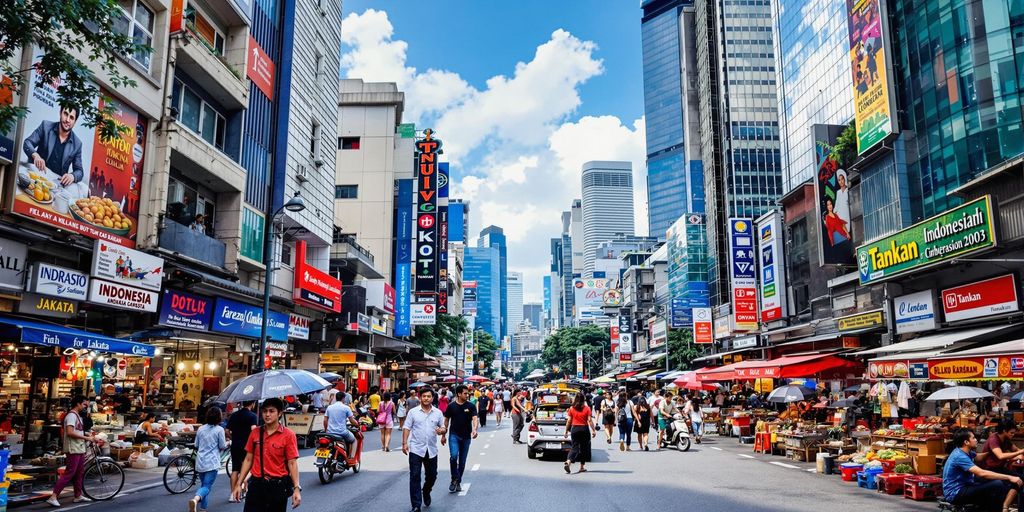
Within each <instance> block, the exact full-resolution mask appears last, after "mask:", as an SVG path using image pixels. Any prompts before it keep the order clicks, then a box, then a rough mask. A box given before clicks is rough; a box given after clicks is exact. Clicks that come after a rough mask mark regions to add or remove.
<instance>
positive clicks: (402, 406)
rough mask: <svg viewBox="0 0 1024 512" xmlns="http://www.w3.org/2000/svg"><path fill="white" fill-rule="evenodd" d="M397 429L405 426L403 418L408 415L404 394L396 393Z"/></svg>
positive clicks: (403, 392)
mask: <svg viewBox="0 0 1024 512" xmlns="http://www.w3.org/2000/svg"><path fill="white" fill-rule="evenodd" d="M397 414H398V428H399V429H401V428H402V427H404V426H405V416H406V415H407V414H409V400H408V399H406V392H405V391H401V392H399V393H398V413H397Z"/></svg>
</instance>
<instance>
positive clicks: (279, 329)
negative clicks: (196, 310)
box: [210, 297, 288, 341]
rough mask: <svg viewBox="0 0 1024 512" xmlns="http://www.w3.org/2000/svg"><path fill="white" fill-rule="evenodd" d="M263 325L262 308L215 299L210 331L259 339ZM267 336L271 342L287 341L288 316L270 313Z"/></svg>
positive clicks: (229, 300)
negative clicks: (215, 304) (215, 305)
mask: <svg viewBox="0 0 1024 512" xmlns="http://www.w3.org/2000/svg"><path fill="white" fill-rule="evenodd" d="M262 325H263V308H261V307H258V306H251V305H249V304H242V303H241V302H235V301H233V300H231V299H225V298H223V297H218V298H217V307H216V308H215V309H214V312H213V322H212V325H211V326H210V330H212V331H216V332H223V333H225V334H237V335H239V336H248V337H250V338H256V339H259V337H260V329H261V327H262ZM267 335H268V336H269V337H270V339H272V340H277V341H288V315H287V314H286V313H278V312H277V311H271V312H270V317H269V318H268V319H267Z"/></svg>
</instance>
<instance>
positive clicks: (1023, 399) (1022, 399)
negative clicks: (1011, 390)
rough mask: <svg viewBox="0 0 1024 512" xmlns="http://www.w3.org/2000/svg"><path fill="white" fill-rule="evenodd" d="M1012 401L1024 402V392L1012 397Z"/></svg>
mask: <svg viewBox="0 0 1024 512" xmlns="http://www.w3.org/2000/svg"><path fill="white" fill-rule="evenodd" d="M1010 400H1011V401H1013V400H1016V401H1018V402H1024V391H1021V392H1019V393H1017V394H1016V395H1013V396H1012V397H1010Z"/></svg>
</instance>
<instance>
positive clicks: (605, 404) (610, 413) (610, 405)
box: [601, 394, 615, 444]
mask: <svg viewBox="0 0 1024 512" xmlns="http://www.w3.org/2000/svg"><path fill="white" fill-rule="evenodd" d="M601 425H602V426H604V433H605V434H607V436H608V439H607V440H608V444H612V428H613V427H614V426H615V402H614V401H612V397H611V396H610V395H608V394H606V395H605V396H604V400H603V401H602V402H601Z"/></svg>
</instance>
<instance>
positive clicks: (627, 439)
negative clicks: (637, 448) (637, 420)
mask: <svg viewBox="0 0 1024 512" xmlns="http://www.w3.org/2000/svg"><path fill="white" fill-rule="evenodd" d="M615 419H616V421H617V422H618V427H619V451H632V449H633V448H632V444H633V404H631V403H630V402H629V400H627V399H626V394H625V393H619V401H618V402H617V403H616V404H615Z"/></svg>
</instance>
